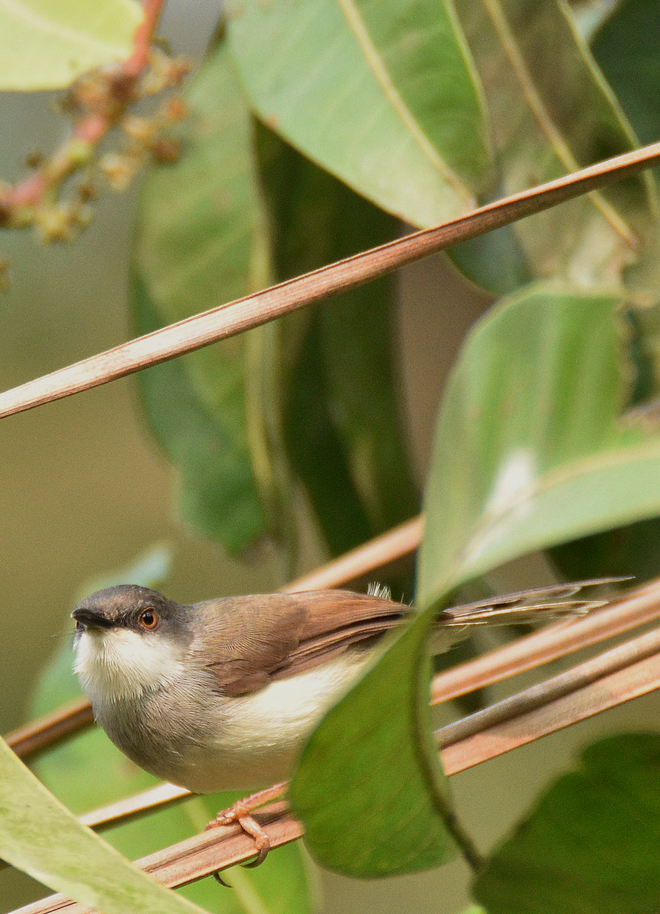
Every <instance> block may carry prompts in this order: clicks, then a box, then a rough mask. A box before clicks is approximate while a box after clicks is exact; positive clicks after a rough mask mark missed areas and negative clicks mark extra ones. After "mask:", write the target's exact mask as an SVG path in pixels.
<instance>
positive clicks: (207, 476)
mask: <svg viewBox="0 0 660 914" xmlns="http://www.w3.org/2000/svg"><path fill="white" fill-rule="evenodd" d="M187 104H188V105H189V108H190V115H191V116H190V118H189V120H188V121H187V122H186V126H185V127H184V128H183V130H184V132H183V137H182V139H183V143H184V155H183V156H182V157H181V159H180V160H179V161H178V162H176V163H175V164H170V165H158V166H153V167H152V169H151V170H150V172H149V174H148V175H147V179H146V181H145V184H144V189H143V193H142V198H141V203H140V211H139V215H138V228H137V237H136V242H135V248H134V253H133V265H134V279H133V284H132V294H133V313H134V317H135V323H136V327H137V330H138V331H139V332H140V333H146V332H149V331H150V330H154V329H156V328H157V327H159V326H162V325H163V324H167V323H170V322H172V321H176V320H180V319H181V318H184V317H187V316H189V315H190V314H193V313H196V312H198V311H201V310H206V309H208V308H212V307H215V306H217V305H220V304H222V303H223V302H225V301H230V300H231V299H234V298H239V297H240V296H241V295H244V294H246V293H247V292H248V291H250V290H251V289H253V288H255V287H259V286H263V285H266V284H267V277H268V275H269V274H268V269H267V253H266V250H267V249H266V243H267V241H266V235H265V225H264V221H263V214H262V211H261V206H260V200H259V187H258V184H257V183H256V176H255V172H254V163H253V161H252V152H251V122H250V115H249V112H248V110H247V108H246V105H245V103H244V101H243V99H242V97H241V95H240V92H239V89H238V86H237V84H236V80H235V77H234V74H233V71H232V65H231V61H230V60H228V57H227V54H226V52H225V50H224V46H223V45H222V44H219V45H218V46H217V47H216V48H215V50H214V51H213V52H212V53H211V54H210V55H209V57H208V59H207V60H206V62H205V63H204V65H203V66H202V68H201V70H200V72H199V74H198V76H197V78H196V79H195V81H194V83H193V85H192V86H191V88H190V90H189V91H188V93H187ZM247 345H248V343H247V335H242V336H240V337H236V338H234V339H232V340H229V341H227V342H225V343H223V344H216V345H214V346H210V347H208V348H206V349H203V350H201V351H199V352H196V353H193V354H191V355H188V356H185V357H184V358H181V359H177V360H176V361H173V362H169V363H166V364H163V365H159V366H156V367H155V368H151V369H149V370H148V371H144V372H142V373H141V374H140V384H141V389H142V394H143V398H144V404H145V409H146V413H147V417H148V419H149V422H150V425H151V428H152V430H153V432H154V434H155V436H156V438H157V439H158V441H159V442H160V443H161V445H162V447H163V448H164V450H165V451H166V453H167V454H168V455H169V456H170V458H171V459H172V460H173V462H174V463H175V464H176V465H177V466H178V467H179V468H180V471H181V477H182V479H181V489H182V490H181V498H180V506H181V513H182V515H183V518H184V519H185V520H186V521H188V522H189V523H190V524H191V525H192V526H193V527H194V528H195V529H196V530H198V531H200V532H202V533H204V534H206V535H209V536H211V537H213V538H215V539H219V540H220V541H221V542H222V543H223V544H224V545H225V546H226V548H228V549H229V550H230V551H232V552H235V551H238V550H240V549H242V548H244V547H245V546H246V545H248V544H249V543H251V542H252V541H253V540H254V539H255V538H256V537H257V536H259V535H260V534H262V533H263V532H264V531H265V529H266V517H265V514H264V508H263V505H262V500H261V497H260V492H259V487H258V484H257V480H256V479H255V475H254V472H253V469H252V465H251V461H250V450H249V442H248V430H247V426H246V416H245V410H246V406H245V401H246V391H245V383H244V361H245V352H246V347H247Z"/></svg>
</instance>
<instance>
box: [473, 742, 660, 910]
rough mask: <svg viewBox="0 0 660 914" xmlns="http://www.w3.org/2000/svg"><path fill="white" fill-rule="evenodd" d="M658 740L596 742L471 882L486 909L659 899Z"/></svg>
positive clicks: (607, 905)
mask: <svg viewBox="0 0 660 914" xmlns="http://www.w3.org/2000/svg"><path fill="white" fill-rule="evenodd" d="M659 842H660V737H659V736H658V735H657V734H655V733H640V734H629V735H625V736H614V737H609V738H608V739H605V740H602V741H600V742H598V743H595V744H594V745H592V746H590V747H589V748H588V749H587V750H586V751H585V752H584V753H583V755H582V758H581V765H580V767H579V768H578V769H577V770H575V771H572V772H570V773H569V774H565V775H563V776H562V777H561V778H559V780H557V781H556V782H555V783H554V784H553V785H552V786H551V787H550V788H549V789H548V790H547V791H546V792H545V793H544V795H543V796H542V797H541V799H540V801H539V802H538V804H537V805H536V808H535V809H534V810H533V811H532V813H531V814H530V815H529V816H528V817H527V818H526V819H525V821H523V822H521V823H520V824H519V825H518V827H517V829H516V831H515V832H514V834H513V835H512V836H511V837H510V838H509V839H508V840H507V841H506V842H505V843H504V844H503V845H502V846H501V847H499V848H498V849H497V850H496V851H495V853H494V854H493V856H492V858H491V859H490V861H489V862H488V865H487V866H486V869H485V870H484V872H483V873H482V874H481V875H480V876H479V878H478V879H477V880H476V882H475V884H474V894H475V896H476V898H477V899H478V900H479V901H480V902H481V903H482V904H483V905H484V907H485V908H486V909H487V910H488V912H489V914H513V912H515V914H547V912H548V911H553V912H554V914H649V912H652V911H657V910H658V906H659V905H660V857H658V843H659Z"/></svg>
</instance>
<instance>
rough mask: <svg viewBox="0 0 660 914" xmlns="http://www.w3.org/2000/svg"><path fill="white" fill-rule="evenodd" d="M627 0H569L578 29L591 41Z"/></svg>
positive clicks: (588, 41) (585, 38)
mask: <svg viewBox="0 0 660 914" xmlns="http://www.w3.org/2000/svg"><path fill="white" fill-rule="evenodd" d="M625 2H626V0H568V5H569V7H570V10H571V13H572V14H573V18H574V19H575V24H576V26H577V29H578V31H579V33H580V35H581V36H582V38H583V39H584V40H585V41H586V42H587V43H590V42H591V40H592V39H593V37H594V35H595V34H596V33H597V32H598V30H599V29H601V28H602V27H603V25H604V24H605V23H606V22H607V20H608V19H609V17H610V16H612V15H613V14H614V12H615V11H616V9H617V7H619V6H621V5H622V4H624V3H625Z"/></svg>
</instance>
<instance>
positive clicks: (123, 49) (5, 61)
mask: <svg viewBox="0 0 660 914" xmlns="http://www.w3.org/2000/svg"><path fill="white" fill-rule="evenodd" d="M141 19H142V11H141V8H140V5H139V4H138V3H135V2H134V0H104V2H103V3H101V4H98V3H88V2H87V0H11V2H8V3H2V4H0V90H1V91H4V92H15V91H21V90H30V91H34V90H37V89H62V88H64V87H65V86H68V85H70V84H71V83H72V82H73V81H74V79H77V77H78V76H80V75H81V73H84V72H85V71H86V70H92V69H94V68H95V67H102V66H107V65H108V64H113V63H117V62H118V61H120V60H124V59H126V58H127V57H129V56H130V54H131V51H132V49H133V35H134V32H135V29H136V28H137V26H138V25H139V23H140V21H141Z"/></svg>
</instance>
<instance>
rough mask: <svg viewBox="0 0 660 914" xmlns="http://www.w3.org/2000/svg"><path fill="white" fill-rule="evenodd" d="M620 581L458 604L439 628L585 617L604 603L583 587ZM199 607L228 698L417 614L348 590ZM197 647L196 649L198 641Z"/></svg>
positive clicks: (365, 641)
mask: <svg viewBox="0 0 660 914" xmlns="http://www.w3.org/2000/svg"><path fill="white" fill-rule="evenodd" d="M621 580H627V579H622V578H600V579H595V580H590V581H578V582H576V583H572V584H555V585H550V586H549V587H538V588H534V589H533V590H523V591H518V592H517V593H513V594H505V595H503V596H501V597H494V598H492V599H489V600H480V601H478V602H476V603H470V604H464V605H462V606H454V607H451V608H449V609H446V610H444V611H443V612H441V613H440V614H439V615H438V618H437V621H436V625H437V626H438V628H449V629H457V628H463V627H466V626H471V625H485V624H496V625H497V624H500V625H504V624H511V623H514V622H538V621H551V620H552V619H554V618H557V617H558V616H564V615H581V614H583V613H585V612H588V611H589V610H590V609H592V608H595V607H597V606H601V605H603V601H590V600H582V599H573V597H574V596H575V595H576V594H577V593H578V592H579V591H581V590H582V589H584V588H586V587H591V586H594V585H599V584H610V583H614V582H619V581H621ZM193 609H195V610H196V611H199V612H201V613H203V614H204V638H203V647H202V646H200V648H199V654H200V656H203V657H204V658H205V663H206V665H207V666H208V667H209V668H210V669H211V670H212V671H213V674H214V676H215V679H216V682H217V687H218V689H220V690H221V691H222V692H223V693H225V694H227V695H245V694H247V693H249V692H254V691H256V690H257V689H260V688H262V687H263V686H265V685H268V683H269V682H272V681H273V680H276V679H284V678H286V677H289V676H294V675H296V674H297V673H302V672H303V671H305V670H309V669H313V668H314V667H316V666H319V665H320V664H322V663H324V662H325V661H327V660H330V659H331V658H333V657H337V656H339V655H340V654H342V653H343V652H344V651H346V650H347V649H348V648H350V647H351V646H353V645H363V646H367V645H369V644H370V643H371V642H373V641H374V640H375V639H377V638H378V637H380V636H382V635H383V634H384V633H385V632H387V631H390V630H391V629H392V628H394V627H395V626H396V625H397V624H400V623H401V622H402V621H403V619H404V618H405V617H407V616H410V615H411V614H412V610H411V609H410V607H408V606H406V605H404V604H402V603H394V602H392V601H391V600H387V599H383V598H382V597H376V596H370V595H368V594H359V593H352V592H351V591H348V590H327V591H325V590H319V591H308V592H306V593H291V594H256V595H252V596H247V597H229V598H226V599H221V600H209V601H208V602H207V603H202V604H197V606H196V607H193ZM209 644H212V645H213V651H212V653H213V660H212V661H210V662H208V660H207V659H206V658H208V653H209ZM191 649H192V651H193V652H195V650H196V649H197V648H196V644H195V643H193V645H192V648H191Z"/></svg>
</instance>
